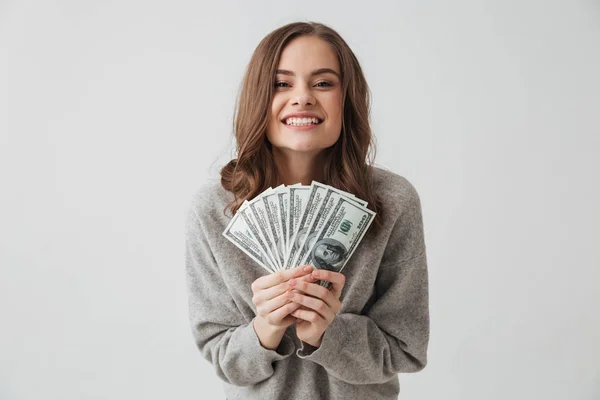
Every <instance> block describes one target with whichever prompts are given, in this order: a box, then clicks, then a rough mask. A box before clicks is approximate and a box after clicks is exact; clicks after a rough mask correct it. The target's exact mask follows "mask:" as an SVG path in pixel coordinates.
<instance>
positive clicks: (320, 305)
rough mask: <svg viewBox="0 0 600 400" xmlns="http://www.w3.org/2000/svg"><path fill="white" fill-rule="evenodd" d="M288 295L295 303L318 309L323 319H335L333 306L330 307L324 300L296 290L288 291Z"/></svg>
mask: <svg viewBox="0 0 600 400" xmlns="http://www.w3.org/2000/svg"><path fill="white" fill-rule="evenodd" d="M286 296H288V297H289V298H290V299H292V300H293V301H294V302H295V303H298V304H300V305H303V306H305V307H307V308H310V309H311V310H314V311H316V312H317V313H318V314H319V315H320V316H321V317H322V318H323V319H325V320H327V321H333V317H334V316H335V314H334V312H333V310H332V309H331V307H329V306H328V305H327V304H326V303H325V302H324V301H323V300H321V299H317V298H315V297H310V296H306V295H303V294H302V293H294V292H288V293H286Z"/></svg>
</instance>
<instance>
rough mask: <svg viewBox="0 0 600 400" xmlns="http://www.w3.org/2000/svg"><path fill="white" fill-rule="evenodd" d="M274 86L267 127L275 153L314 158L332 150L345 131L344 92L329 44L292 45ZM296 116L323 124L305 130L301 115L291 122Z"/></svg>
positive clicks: (311, 40) (303, 40)
mask: <svg viewBox="0 0 600 400" xmlns="http://www.w3.org/2000/svg"><path fill="white" fill-rule="evenodd" d="M273 84H274V95H273V102H272V104H271V110H270V113H269V124H268V128H267V138H268V140H269V141H270V142H271V144H272V145H273V148H274V149H276V150H278V151H281V152H283V153H287V154H293V153H304V154H310V155H316V154H319V153H320V152H321V151H322V150H323V149H326V148H328V147H330V146H333V145H334V144H335V142H336V141H337V140H338V138H339V136H340V133H341V130H342V87H341V77H340V66H339V62H338V60H337V56H336V55H335V53H334V52H333V50H332V48H331V47H330V46H329V44H327V43H326V42H325V41H323V40H322V39H319V38H317V37H311V36H301V37H298V38H296V39H294V40H292V41H291V42H289V43H288V45H287V46H286V47H285V48H284V50H283V52H282V53H281V58H280V61H279V66H278V68H277V75H276V77H275V81H274V82H273ZM296 113H298V114H303V113H309V114H312V115H314V116H316V117H317V118H318V120H319V122H318V124H316V125H314V124H311V125H305V123H303V122H302V119H301V118H302V117H301V116H300V117H299V119H295V120H290V119H287V117H288V116H290V115H293V114H296ZM288 123H290V124H291V125H290V124H288Z"/></svg>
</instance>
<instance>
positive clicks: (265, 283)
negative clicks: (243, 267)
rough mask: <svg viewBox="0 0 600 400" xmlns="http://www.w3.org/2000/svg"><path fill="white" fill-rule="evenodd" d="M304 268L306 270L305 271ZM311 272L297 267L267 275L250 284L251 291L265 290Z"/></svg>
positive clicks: (302, 266)
mask: <svg viewBox="0 0 600 400" xmlns="http://www.w3.org/2000/svg"><path fill="white" fill-rule="evenodd" d="M305 268H306V269H305ZM311 271H312V267H310V266H304V265H299V266H297V267H296V268H292V269H284V270H282V271H279V272H275V273H272V274H269V275H265V276H261V277H260V278H258V279H257V280H255V281H254V282H252V291H253V292H257V291H259V290H261V289H266V288H269V287H272V286H275V285H279V284H280V283H283V282H286V281H288V280H289V279H291V278H298V277H300V276H303V275H306V274H308V273H310V272H311Z"/></svg>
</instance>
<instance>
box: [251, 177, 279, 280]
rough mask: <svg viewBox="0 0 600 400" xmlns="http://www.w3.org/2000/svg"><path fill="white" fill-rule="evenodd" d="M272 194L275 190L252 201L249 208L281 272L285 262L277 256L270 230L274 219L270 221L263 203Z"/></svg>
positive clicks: (271, 189) (268, 190)
mask: <svg viewBox="0 0 600 400" xmlns="http://www.w3.org/2000/svg"><path fill="white" fill-rule="evenodd" d="M272 192H273V188H268V189H267V190H265V191H264V192H263V193H262V194H261V195H260V196H256V197H255V198H254V199H252V200H250V201H249V202H248V208H249V209H250V210H251V211H252V214H253V215H254V218H255V219H256V222H257V224H258V228H259V230H260V233H262V236H263V238H264V240H265V243H266V245H267V249H268V250H269V252H270V254H271V255H272V256H273V259H274V260H275V264H276V266H277V269H278V270H279V269H282V267H283V261H282V260H280V259H279V256H278V255H277V245H276V243H275V238H274V237H273V234H272V233H271V232H272V230H271V229H270V224H272V223H273V221H272V219H271V220H270V219H269V216H268V215H267V210H266V207H265V204H264V203H263V201H262V199H263V197H264V196H266V195H269V194H271V193H272Z"/></svg>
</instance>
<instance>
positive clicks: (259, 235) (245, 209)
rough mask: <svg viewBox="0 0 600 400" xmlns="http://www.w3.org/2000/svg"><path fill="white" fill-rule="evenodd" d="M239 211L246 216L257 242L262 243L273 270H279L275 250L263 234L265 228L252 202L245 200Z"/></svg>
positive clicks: (243, 216) (245, 219)
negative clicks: (251, 206) (254, 211)
mask: <svg viewBox="0 0 600 400" xmlns="http://www.w3.org/2000/svg"><path fill="white" fill-rule="evenodd" d="M238 213H239V214H240V216H241V217H242V218H244V221H245V222H246V224H247V225H248V227H249V228H250V230H251V231H252V234H253V235H254V237H255V238H256V240H257V242H258V243H259V244H260V247H261V250H262V251H263V252H264V253H265V254H266V255H267V257H268V258H269V260H270V261H271V266H272V267H273V270H274V271H277V270H279V265H278V264H277V262H276V258H275V256H274V255H273V252H272V251H271V250H272V248H271V247H269V243H270V242H269V241H268V240H267V238H266V237H265V235H264V234H263V232H262V231H263V229H261V225H260V223H259V222H258V220H257V219H256V217H255V215H254V213H253V212H252V209H251V208H250V203H249V202H248V201H244V203H243V204H242V207H240V209H239V210H238ZM271 244H272V243H271Z"/></svg>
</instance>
